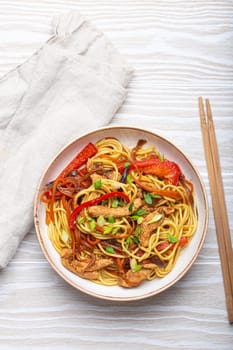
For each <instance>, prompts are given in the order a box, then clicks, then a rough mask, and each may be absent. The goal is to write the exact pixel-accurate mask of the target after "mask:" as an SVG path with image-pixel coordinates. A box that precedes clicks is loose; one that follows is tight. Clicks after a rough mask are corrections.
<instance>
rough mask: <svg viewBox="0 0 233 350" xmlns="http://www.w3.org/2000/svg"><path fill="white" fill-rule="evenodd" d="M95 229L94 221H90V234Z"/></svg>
mask: <svg viewBox="0 0 233 350" xmlns="http://www.w3.org/2000/svg"><path fill="white" fill-rule="evenodd" d="M95 227H96V222H95V220H92V221H91V222H90V230H91V232H93V231H94V229H95Z"/></svg>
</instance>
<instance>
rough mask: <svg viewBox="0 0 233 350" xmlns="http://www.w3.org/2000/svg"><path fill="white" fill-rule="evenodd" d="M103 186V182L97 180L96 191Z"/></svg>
mask: <svg viewBox="0 0 233 350" xmlns="http://www.w3.org/2000/svg"><path fill="white" fill-rule="evenodd" d="M101 185H102V181H101V179H99V180H97V181H96V182H95V183H94V187H95V189H96V190H98V188H100V187H101Z"/></svg>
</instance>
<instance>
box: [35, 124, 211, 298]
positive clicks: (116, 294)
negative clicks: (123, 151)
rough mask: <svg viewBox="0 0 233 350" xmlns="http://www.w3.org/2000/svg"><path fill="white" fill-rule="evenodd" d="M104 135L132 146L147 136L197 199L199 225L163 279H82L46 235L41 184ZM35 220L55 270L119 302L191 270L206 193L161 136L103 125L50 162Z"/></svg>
mask: <svg viewBox="0 0 233 350" xmlns="http://www.w3.org/2000/svg"><path fill="white" fill-rule="evenodd" d="M104 137H116V138H117V139H119V140H120V141H121V142H122V143H123V144H125V145H127V146H129V147H134V146H135V145H136V143H137V141H138V140H139V139H146V140H147V141H148V142H147V144H148V145H149V144H154V145H155V146H156V148H157V149H158V150H159V151H160V152H161V153H162V154H164V155H165V156H166V158H168V159H170V160H173V161H175V162H176V163H178V164H179V166H180V168H181V170H182V172H183V174H184V175H185V177H186V178H187V179H189V180H190V181H192V183H193V185H194V190H195V194H196V198H197V209H198V227H197V231H196V233H195V234H194V236H193V238H192V240H191V241H190V243H189V244H188V246H187V247H185V249H182V251H181V254H180V256H179V258H178V260H177V263H176V265H175V267H174V268H173V270H172V271H171V272H170V273H168V274H167V275H166V276H165V277H163V278H157V279H155V280H152V281H146V282H144V283H142V284H141V285H139V286H138V287H136V288H123V287H119V286H103V285H99V284H96V283H93V282H91V281H89V280H86V279H82V278H80V277H79V276H77V275H75V274H73V273H72V272H70V271H68V270H67V269H66V268H65V267H64V266H63V265H62V264H61V261H60V256H59V254H58V253H57V252H56V250H55V249H54V247H53V245H52V243H51V241H50V240H49V238H48V234H47V226H46V224H45V207H44V204H43V203H41V202H40V200H39V197H40V193H41V191H42V189H43V187H44V185H45V184H46V183H48V182H50V181H51V180H53V179H54V178H55V177H56V176H57V175H58V174H59V173H60V171H61V170H62V169H63V168H64V167H65V166H66V165H67V163H68V162H69V161H70V160H71V159H72V158H73V157H74V156H75V155H76V154H77V152H78V151H79V150H81V149H82V148H83V147H84V146H85V145H86V144H87V143H88V142H92V143H95V142H97V141H98V140H100V139H102V138H104ZM34 222H35V228H36V232H37V237H38V240H39V242H40V245H41V248H42V250H43V252H44V255H45V257H46V258H47V260H48V261H49V263H50V264H51V266H52V267H53V268H54V270H55V271H56V272H57V273H58V274H59V275H60V276H61V277H62V278H63V279H64V280H65V281H66V282H68V283H69V284H70V285H72V286H73V287H75V288H77V289H79V290H81V291H82V292H84V293H87V294H90V295H92V296H95V297H98V298H102V299H109V300H118V301H127V300H137V299H143V298H147V297H149V296H152V295H155V294H158V293H161V292H162V291H164V290H166V289H167V288H169V287H171V286H172V285H173V284H174V283H176V282H177V281H178V280H179V279H180V278H181V277H182V276H184V274H185V273H186V272H187V271H188V270H189V269H190V267H191V266H192V264H193V263H194V261H195V260H196V258H197V256H198V254H199V252H200V250H201V248H202V245H203V243H204V239H205V236H206V231H207V224H208V204H207V196H206V192H205V189H204V186H203V183H202V180H201V178H200V175H199V174H198V172H197V170H196V169H195V167H194V166H193V164H192V163H191V161H190V160H189V159H188V158H187V157H186V156H185V154H184V153H183V152H182V151H181V150H180V149H178V148H177V147H176V146H175V145H174V144H172V143H171V142H170V141H168V140H166V139H165V138H164V137H161V136H159V135H156V134H154V133H153V132H150V131H148V130H143V129H139V128H136V127H128V126H115V127H112V126H111V127H104V128H101V129H97V130H94V131H92V132H89V133H88V134H85V135H83V136H81V137H79V138H78V139H76V140H74V141H72V142H70V143H69V144H68V145H67V146H65V147H64V148H63V149H62V150H61V151H60V152H59V153H58V154H57V156H56V157H55V158H54V159H53V160H52V161H51V162H50V164H49V165H48V167H47V169H46V170H45V171H44V173H43V175H42V177H41V180H40V182H39V185H38V188H37V191H36V197H35V207H34Z"/></svg>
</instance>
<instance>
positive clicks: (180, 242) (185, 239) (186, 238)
mask: <svg viewBox="0 0 233 350" xmlns="http://www.w3.org/2000/svg"><path fill="white" fill-rule="evenodd" d="M188 242H189V240H188V237H186V236H183V237H181V239H180V240H179V246H180V247H184V246H185V245H186V244H188Z"/></svg>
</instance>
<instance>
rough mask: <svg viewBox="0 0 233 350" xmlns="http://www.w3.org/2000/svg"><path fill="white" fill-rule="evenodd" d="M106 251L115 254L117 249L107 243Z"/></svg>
mask: <svg viewBox="0 0 233 350" xmlns="http://www.w3.org/2000/svg"><path fill="white" fill-rule="evenodd" d="M105 250H106V252H107V253H110V254H114V253H115V250H114V248H113V247H111V246H110V245H107V247H106V248H105Z"/></svg>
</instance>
